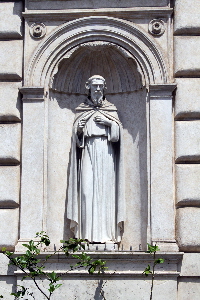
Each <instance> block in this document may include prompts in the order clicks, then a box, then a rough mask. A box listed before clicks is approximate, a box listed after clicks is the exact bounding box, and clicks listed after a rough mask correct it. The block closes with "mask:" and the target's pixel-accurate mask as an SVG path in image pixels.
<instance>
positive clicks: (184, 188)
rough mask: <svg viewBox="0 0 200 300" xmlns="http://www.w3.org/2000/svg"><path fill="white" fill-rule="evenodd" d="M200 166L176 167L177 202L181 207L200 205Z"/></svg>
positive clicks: (184, 165) (183, 165)
mask: <svg viewBox="0 0 200 300" xmlns="http://www.w3.org/2000/svg"><path fill="white" fill-rule="evenodd" d="M199 179H200V165H199V164H180V165H176V200H177V202H180V203H179V205H195V204H196V205H200V185H199Z"/></svg>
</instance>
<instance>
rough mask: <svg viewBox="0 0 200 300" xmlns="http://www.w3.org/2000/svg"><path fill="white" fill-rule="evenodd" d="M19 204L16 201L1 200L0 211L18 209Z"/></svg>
mask: <svg viewBox="0 0 200 300" xmlns="http://www.w3.org/2000/svg"><path fill="white" fill-rule="evenodd" d="M18 207H19V204H18V203H16V202H15V201H14V200H1V199H0V209H6V208H8V209H15V208H18Z"/></svg>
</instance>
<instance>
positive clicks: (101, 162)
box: [67, 99, 124, 243]
mask: <svg viewBox="0 0 200 300" xmlns="http://www.w3.org/2000/svg"><path fill="white" fill-rule="evenodd" d="M97 115H103V116H105V117H106V118H108V119H109V120H110V121H111V127H109V126H105V125H102V124H98V123H96V122H95V121H94V117H95V116H97ZM83 117H84V118H85V119H86V120H87V122H86V125H85V127H84V129H83V132H82V133H81V134H80V133H79V132H78V130H77V126H78V122H79V120H80V119H82V118H83ZM122 137H123V135H122V126H121V123H120V121H119V118H118V115H117V109H116V107H115V106H114V105H113V104H111V103H109V102H108V101H107V100H104V102H103V105H102V106H100V107H95V106H94V105H93V104H92V102H91V101H90V100H89V99H87V100H86V102H85V103H82V104H80V105H79V106H78V107H77V108H76V116H75V121H74V125H73V134H72V148H71V164H70V175H69V186H68V204H67V217H68V219H70V220H71V225H70V228H71V230H72V231H73V232H74V233H75V237H77V238H83V239H86V240H88V241H90V242H98V243H104V242H110V241H111V242H119V241H120V240H121V231H122V229H123V221H124V176H123V170H124V166H123V142H122Z"/></svg>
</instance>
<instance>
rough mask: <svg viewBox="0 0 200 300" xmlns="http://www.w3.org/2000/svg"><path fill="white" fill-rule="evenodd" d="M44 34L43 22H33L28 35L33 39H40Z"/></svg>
mask: <svg viewBox="0 0 200 300" xmlns="http://www.w3.org/2000/svg"><path fill="white" fill-rule="evenodd" d="M45 34H46V26H45V25H44V24H43V23H33V24H32V25H31V27H30V35H31V36H32V37H33V38H35V39H41V38H42V37H44V36H45Z"/></svg>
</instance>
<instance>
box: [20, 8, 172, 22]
mask: <svg viewBox="0 0 200 300" xmlns="http://www.w3.org/2000/svg"><path fill="white" fill-rule="evenodd" d="M172 12H173V9H172V8H168V7H133V8H97V9H80V8H79V9H66V10H30V11H26V12H24V13H22V15H23V17H24V18H25V19H28V20H40V21H41V20H43V21H44V20H52V19H53V20H54V21H55V20H60V21H66V20H71V19H75V18H79V17H88V16H105V15H107V16H112V17H116V18H123V17H126V18H131V19H132V18H137V19H138V18H146V17H162V18H164V17H169V16H171V14H172Z"/></svg>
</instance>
